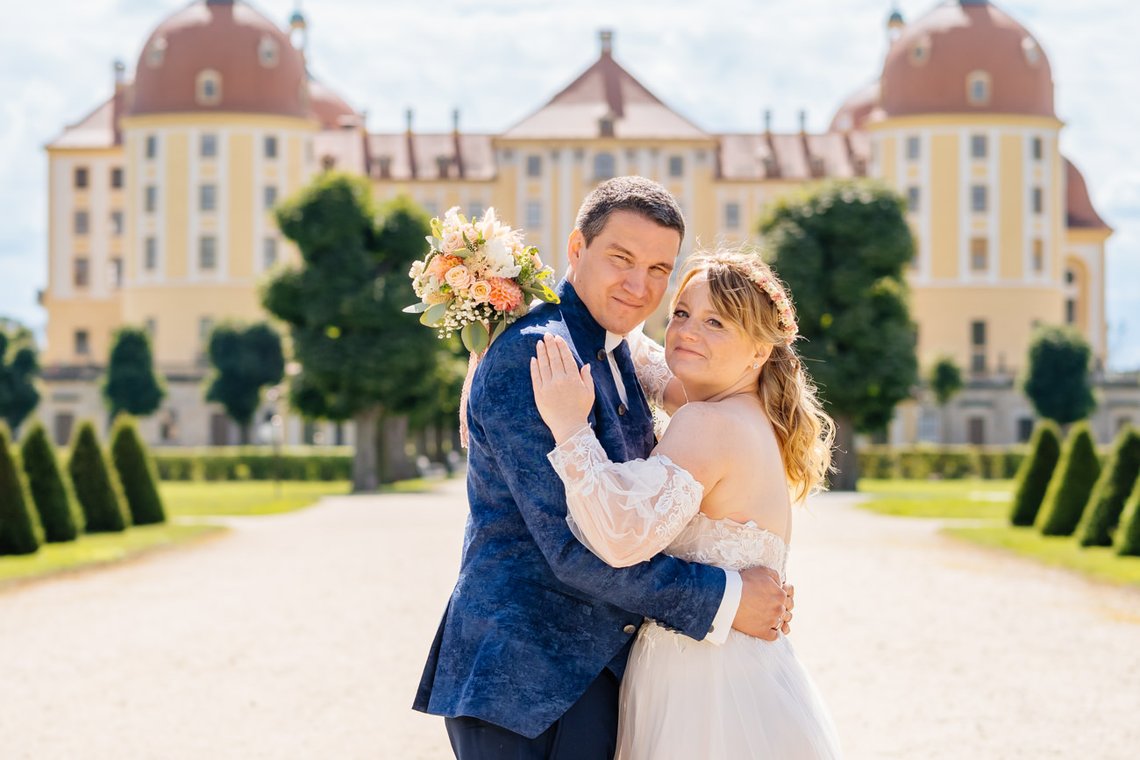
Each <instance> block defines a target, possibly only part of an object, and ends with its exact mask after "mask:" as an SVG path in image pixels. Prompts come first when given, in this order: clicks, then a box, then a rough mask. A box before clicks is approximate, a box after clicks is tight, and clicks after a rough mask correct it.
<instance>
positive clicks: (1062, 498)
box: [1041, 422, 1100, 536]
mask: <svg viewBox="0 0 1140 760" xmlns="http://www.w3.org/2000/svg"><path fill="white" fill-rule="evenodd" d="M1099 476H1100V460H1099V459H1097V456H1096V447H1095V446H1094V445H1093V439H1092V433H1091V432H1089V425H1088V423H1087V422H1082V423H1080V424H1079V425H1074V426H1073V430H1072V432H1071V433H1069V439H1068V440H1067V441H1066V442H1065V450H1064V451H1062V452H1061V461H1060V462H1058V463H1057V469H1056V470H1055V471H1054V472H1053V477H1052V479H1051V480H1050V481H1049V490H1047V491H1046V492H1045V501H1044V502H1043V503H1042V504H1041V513H1042V514H1041V532H1042V533H1044V534H1045V535H1046V536H1071V535H1073V531H1074V530H1076V529H1077V525H1078V524H1079V523H1080V522H1081V514H1082V513H1083V512H1084V511H1085V504H1087V503H1088V500H1089V494H1091V493H1092V490H1093V486H1095V485H1096V479H1097V478H1098V477H1099Z"/></svg>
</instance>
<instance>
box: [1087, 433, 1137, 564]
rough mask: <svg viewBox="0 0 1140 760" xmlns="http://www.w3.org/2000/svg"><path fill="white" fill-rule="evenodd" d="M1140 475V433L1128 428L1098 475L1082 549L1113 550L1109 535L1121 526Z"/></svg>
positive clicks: (1118, 438) (1088, 508)
mask: <svg viewBox="0 0 1140 760" xmlns="http://www.w3.org/2000/svg"><path fill="white" fill-rule="evenodd" d="M1137 475H1140V433H1138V432H1136V429H1135V428H1133V427H1132V426H1131V425H1129V426H1126V427H1125V428H1124V429H1123V430H1121V431H1120V435H1118V436H1117V437H1116V445H1115V446H1113V447H1112V459H1111V460H1110V461H1109V464H1108V466H1107V467H1105V468H1104V471H1103V472H1102V473H1101V474H1100V478H1099V479H1097V481H1096V487H1095V488H1094V489H1093V492H1092V496H1090V497H1089V503H1088V504H1087V505H1086V506H1085V517H1084V523H1083V524H1082V526H1081V530H1080V536H1081V546H1112V533H1113V531H1115V530H1116V526H1117V524H1118V523H1119V522H1120V513H1121V512H1123V511H1124V502H1126V501H1127V500H1128V495H1129V494H1130V493H1132V486H1133V485H1134V484H1135V483H1136V477H1137Z"/></svg>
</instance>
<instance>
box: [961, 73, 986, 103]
mask: <svg viewBox="0 0 1140 760" xmlns="http://www.w3.org/2000/svg"><path fill="white" fill-rule="evenodd" d="M966 100H968V101H969V102H970V105H974V106H984V105H988V104H989V102H990V75H989V74H988V73H987V72H985V71H972V72H970V73H969V74H968V75H967V76H966Z"/></svg>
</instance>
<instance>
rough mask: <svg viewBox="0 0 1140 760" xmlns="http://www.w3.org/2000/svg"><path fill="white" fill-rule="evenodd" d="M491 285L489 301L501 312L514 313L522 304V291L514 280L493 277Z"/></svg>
mask: <svg viewBox="0 0 1140 760" xmlns="http://www.w3.org/2000/svg"><path fill="white" fill-rule="evenodd" d="M490 283H491V292H490V294H489V295H488V296H487V300H488V301H490V302H491V305H492V306H494V307H495V308H496V309H498V310H499V311H514V310H515V309H517V308H518V307H519V305H520V304H522V300H523V292H522V289H521V288H520V287H519V286H518V285H516V284H515V283H514V282H513V281H512V280H508V279H506V278H504V277H492V278H491V280H490Z"/></svg>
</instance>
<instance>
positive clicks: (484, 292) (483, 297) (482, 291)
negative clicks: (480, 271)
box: [471, 280, 491, 303]
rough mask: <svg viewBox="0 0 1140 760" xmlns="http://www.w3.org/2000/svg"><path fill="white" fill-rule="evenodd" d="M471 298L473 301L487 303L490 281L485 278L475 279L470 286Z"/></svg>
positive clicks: (489, 293) (489, 298)
mask: <svg viewBox="0 0 1140 760" xmlns="http://www.w3.org/2000/svg"><path fill="white" fill-rule="evenodd" d="M471 298H473V299H474V300H475V303H487V302H488V301H490V300H491V283H489V282H487V281H486V280H476V281H475V284H474V285H472V286H471Z"/></svg>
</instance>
